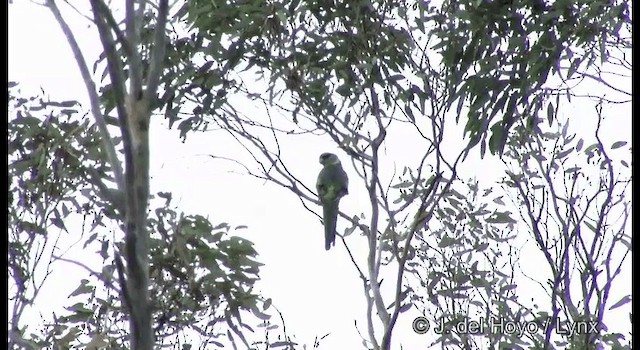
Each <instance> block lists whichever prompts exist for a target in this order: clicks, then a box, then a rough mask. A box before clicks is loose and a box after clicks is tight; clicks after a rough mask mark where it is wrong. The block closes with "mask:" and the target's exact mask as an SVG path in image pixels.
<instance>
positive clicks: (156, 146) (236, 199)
mask: <svg viewBox="0 0 640 350" xmlns="http://www.w3.org/2000/svg"><path fill="white" fill-rule="evenodd" d="M64 13H65V15H66V16H67V17H66V18H67V20H68V21H69V22H70V24H72V28H73V29H74V30H75V32H74V33H75V34H76V38H77V39H78V41H79V42H80V45H81V47H82V49H83V51H84V53H85V58H86V60H87V62H89V64H92V63H93V62H94V61H95V59H96V58H97V56H98V54H99V53H100V52H101V49H100V46H99V41H98V37H97V34H96V32H95V30H94V29H93V28H89V27H88V25H87V22H86V20H84V19H81V17H80V16H78V15H77V14H74V13H72V12H69V11H65V12H64ZM8 52H9V53H8V58H9V80H10V81H18V82H19V83H20V84H21V87H22V90H23V92H24V94H25V95H28V94H30V93H37V92H38V90H39V88H40V87H42V88H43V89H44V90H45V92H46V93H47V94H49V95H50V96H51V97H52V100H60V99H69V100H77V101H79V102H80V103H81V104H82V106H83V107H84V108H85V109H88V106H89V104H88V102H87V93H86V90H85V87H84V85H83V83H82V80H81V77H80V74H79V72H78V69H77V65H76V62H75V60H74V59H73V56H72V55H71V52H70V49H69V46H68V44H67V42H66V40H65V39H64V36H63V35H62V32H61V30H60V28H59V27H58V25H57V23H56V22H55V20H54V19H53V16H52V15H51V13H50V12H49V11H48V10H47V9H46V8H44V7H40V6H37V5H33V4H31V3H29V2H26V1H18V2H15V3H14V4H12V5H10V6H9V51H8ZM629 86H630V80H629ZM627 91H630V89H627ZM611 108H613V107H611ZM618 108H619V109H618V110H614V111H611V114H612V115H613V117H611V119H612V120H611V122H609V123H607V125H606V129H607V130H605V132H606V133H607V137H608V138H609V139H611V140H612V142H613V141H617V140H627V141H630V132H631V127H630V117H631V114H630V106H629V104H627V105H625V106H618ZM247 112H248V113H249V112H251V111H247ZM254 113H260V111H259V110H258V111H255V112H254ZM563 113H564V114H565V116H576V117H577V116H588V115H591V116H592V115H593V112H592V108H591V107H590V106H585V105H584V104H580V105H574V106H572V107H571V108H567V109H565V110H563ZM590 121H591V122H590ZM592 121H593V118H591V119H589V118H586V117H585V119H584V120H580V122H579V123H575V124H579V125H575V126H574V125H572V127H573V128H572V131H574V132H581V130H583V131H585V132H586V131H587V130H588V129H589V128H590V127H591V128H592V127H593V123H592ZM163 124H164V122H162V121H157V122H156V123H155V124H154V125H152V130H151V135H152V137H151V142H152V144H151V150H152V151H151V152H152V164H151V167H152V170H151V174H152V177H153V179H152V192H155V191H170V192H172V193H173V194H174V198H175V199H176V202H177V203H179V209H180V210H182V211H184V212H185V213H192V214H202V215H208V216H209V218H210V220H211V221H212V222H213V223H214V225H215V224H216V223H218V222H228V223H230V224H231V225H232V226H235V225H247V226H248V229H245V230H242V231H241V232H239V234H241V235H242V236H243V237H246V238H248V239H250V240H251V241H253V242H254V243H255V244H256V249H257V251H258V252H259V254H260V255H259V257H258V260H259V261H260V262H262V263H264V264H265V266H264V267H263V268H262V271H261V278H262V280H261V281H260V282H259V289H260V291H261V292H262V294H263V295H264V296H267V297H271V298H272V299H273V301H274V305H275V306H277V307H278V309H279V310H280V311H282V312H283V315H284V318H285V321H286V322H287V326H288V331H289V333H290V334H294V335H295V336H296V339H297V340H298V341H300V342H301V343H306V344H308V345H312V343H313V339H314V337H315V336H322V335H324V334H326V333H331V335H330V336H329V337H327V338H326V339H325V340H324V341H323V342H322V345H323V346H322V347H321V348H322V349H338V348H343V349H359V348H361V340H360V338H359V336H358V334H357V332H356V330H355V329H354V320H357V322H358V324H359V325H360V326H361V330H362V331H363V332H364V330H365V328H364V324H365V323H364V317H363V316H364V315H365V303H364V298H363V296H362V282H361V281H360V280H359V279H358V277H357V274H356V271H355V269H354V268H353V266H352V265H351V262H350V260H349V257H348V256H347V254H346V252H345V251H344V249H343V247H341V243H340V242H337V243H336V248H337V249H332V250H331V251H329V252H326V251H325V250H324V241H323V240H324V238H323V229H322V226H321V223H320V222H319V220H318V219H317V218H316V217H315V216H313V215H312V214H311V213H309V212H307V211H306V210H305V209H304V208H303V207H302V205H301V204H300V201H299V199H297V198H296V197H295V196H294V195H293V194H291V193H290V192H288V191H286V190H284V189H282V188H278V187H276V186H275V185H272V184H265V183H264V182H260V181H257V180H255V179H253V178H251V177H249V176H239V175H238V174H236V173H233V172H231V171H232V170H237V171H240V170H241V169H238V168H237V167H235V168H234V167H233V166H232V165H231V164H229V163H225V162H223V161H219V160H213V159H211V158H210V157H208V156H207V155H209V154H219V152H226V153H233V152H240V148H239V147H238V146H237V145H236V144H235V143H234V142H233V140H231V139H230V138H229V137H227V136H225V134H224V133H221V132H216V133H194V134H193V135H191V136H190V137H189V139H188V140H187V142H186V143H182V142H181V141H180V140H179V138H178V133H177V131H175V130H173V131H167V130H166V127H164V126H163ZM587 136H588V135H587ZM389 145H390V146H389V147H388V149H387V150H386V152H388V153H387V154H386V155H387V156H389V157H390V158H393V159H398V160H402V158H403V157H406V156H407V154H411V152H410V151H411V147H410V145H407V144H406V143H403V142H390V143H389ZM325 151H331V152H335V153H338V154H339V155H340V156H341V157H342V158H343V163H345V168H346V171H347V172H348V173H349V175H350V178H352V179H355V178H356V175H355V173H354V171H353V169H351V168H350V164H349V162H345V161H344V158H346V156H345V155H344V154H343V153H341V152H339V151H338V150H337V147H335V145H334V144H333V143H331V142H330V140H329V139H328V138H319V137H313V138H309V139H308V140H306V141H301V142H300V143H299V144H296V145H295V147H291V149H289V150H288V151H287V152H285V156H286V157H287V160H286V162H287V164H292V167H293V169H296V171H297V174H298V176H299V178H301V179H303V181H305V183H306V184H307V186H308V187H310V188H313V187H314V184H315V179H316V175H317V173H318V171H319V170H320V164H318V155H319V154H320V153H322V152H325ZM480 164H482V165H480ZM500 164H501V163H500V162H499V161H498V160H497V159H494V158H492V157H487V158H485V159H484V160H482V162H481V163H480V160H471V161H469V162H468V163H467V164H466V165H465V167H463V170H464V169H467V172H466V176H463V178H464V177H466V178H470V177H472V176H477V177H479V178H481V179H482V180H486V181H490V180H495V179H496V178H497V177H499V176H501V174H502V169H503V168H502V167H501V165H500ZM473 169H476V170H475V171H473ZM477 169H482V171H477ZM492 169H494V170H492ZM462 173H463V174H464V172H462ZM484 185H485V186H488V185H489V184H488V183H485V184H484ZM365 201H366V193H365V191H364V189H363V187H362V184H360V183H357V182H354V183H353V187H352V188H350V194H349V196H347V197H345V199H344V200H343V201H342V203H341V207H342V208H344V210H345V211H346V212H349V213H359V212H360V211H361V210H362V209H360V204H361V203H365ZM314 209H318V208H314ZM340 225H344V223H341V224H339V227H340ZM629 234H630V231H629ZM353 240H357V239H355V238H354V239H353ZM353 240H352V241H353ZM363 242H364V241H363V240H362V239H360V240H359V243H356V245H358V244H360V246H361V247H362V246H363V245H362V243H363ZM358 249H360V248H356V251H357V250H358ZM72 254H75V256H76V257H82V258H83V259H88V260H89V259H93V257H95V253H94V252H93V251H87V252H81V251H75V252H72ZM92 256H93V257H92ZM96 261H97V260H96ZM629 264H630V259H629ZM629 273H630V269H628V270H627V271H626V275H625V276H626V277H624V278H628V277H629V276H630V275H629ZM70 276H75V277H76V278H78V279H79V278H86V277H87V276H86V272H84V271H81V270H78V269H77V268H75V267H73V266H72V265H67V264H64V263H62V264H60V265H59V270H57V271H56V274H54V276H52V280H51V281H49V284H48V290H47V292H46V293H43V294H47V295H52V296H54V295H55V296H58V297H59V298H60V299H59V300H60V305H56V304H55V303H52V302H51V301H52V300H56V298H52V297H47V300H48V301H49V302H48V303H47V304H46V305H44V304H38V305H39V307H41V310H54V309H55V310H60V307H61V306H62V305H63V304H64V303H65V300H66V296H67V295H68V294H69V293H70V292H71V290H72V289H73V287H74V286H77V285H76V284H74V283H59V282H57V281H60V280H64V279H69V278H72V277H70ZM628 281H629V282H624V281H623V280H622V278H621V279H620V280H618V281H616V283H617V284H620V287H619V288H620V289H619V291H618V295H619V296H622V295H624V294H625V293H630V279H628ZM611 299H612V300H617V299H619V297H618V298H616V297H612V298H611ZM545 300H546V299H545ZM629 305H630V304H629ZM628 310H629V309H628V308H626V307H624V308H621V309H620V310H618V311H620V313H619V315H620V317H624V319H625V320H626V319H627V318H626V317H627V316H626V312H628ZM623 311H624V312H623ZM417 315H418V314H417V312H416V311H414V310H412V311H409V312H407V313H405V314H403V315H402V316H401V318H400V320H399V322H398V324H397V326H396V332H395V333H394V339H395V340H396V342H395V344H402V345H403V346H404V348H405V349H422V348H426V344H427V343H428V342H430V341H431V340H432V339H429V338H426V336H420V335H416V334H414V333H413V331H412V330H411V321H412V320H413V318H414V317H415V316H417ZM33 317H36V316H35V315H33ZM622 324H623V325H626V322H623V323H622ZM396 349H399V347H398V346H396Z"/></svg>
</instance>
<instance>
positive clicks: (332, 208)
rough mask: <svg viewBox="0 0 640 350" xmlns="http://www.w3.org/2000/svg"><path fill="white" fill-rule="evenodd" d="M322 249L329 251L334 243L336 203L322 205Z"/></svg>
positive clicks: (336, 216) (336, 215)
mask: <svg viewBox="0 0 640 350" xmlns="http://www.w3.org/2000/svg"><path fill="white" fill-rule="evenodd" d="M322 214H323V217H324V249H325V250H329V249H330V248H331V245H334V244H335V242H336V221H337V220H338V203H337V202H334V203H331V204H327V205H324V208H323V209H322Z"/></svg>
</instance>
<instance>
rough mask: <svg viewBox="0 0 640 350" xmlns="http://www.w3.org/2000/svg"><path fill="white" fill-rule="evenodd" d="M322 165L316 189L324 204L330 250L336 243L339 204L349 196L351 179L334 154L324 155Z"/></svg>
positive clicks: (323, 213)
mask: <svg viewBox="0 0 640 350" xmlns="http://www.w3.org/2000/svg"><path fill="white" fill-rule="evenodd" d="M320 164H322V165H323V168H322V170H320V174H318V181H317V182H316V189H317V190H318V197H320V202H321V203H322V218H323V222H324V249H326V250H329V248H331V245H332V244H335V241H336V222H337V221H338V203H340V198H342V197H343V196H344V195H346V194H348V193H349V191H348V190H347V187H348V186H349V178H347V173H345V172H344V170H343V169H342V165H340V159H338V156H336V155H335V154H333V153H322V154H321V155H320Z"/></svg>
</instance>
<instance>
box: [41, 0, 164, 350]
mask: <svg viewBox="0 0 640 350" xmlns="http://www.w3.org/2000/svg"><path fill="white" fill-rule="evenodd" d="M146 4H147V2H145V1H140V2H139V3H137V4H136V2H135V1H133V0H127V2H126V5H125V13H126V18H125V30H124V32H123V31H122V30H121V29H120V27H119V26H118V24H117V23H118V22H117V21H116V20H115V19H114V17H113V13H112V12H111V10H109V8H108V7H107V5H106V4H105V3H104V2H103V0H91V8H92V12H93V17H94V23H95V25H96V27H97V29H98V33H99V36H100V41H101V43H102V45H103V48H104V51H105V55H106V59H107V69H108V72H109V77H110V79H111V83H112V88H113V89H114V90H113V91H114V96H115V101H116V111H117V114H118V121H119V127H120V131H121V134H122V140H123V147H124V165H125V166H124V171H123V170H122V165H121V161H120V160H119V159H118V158H117V153H116V149H115V146H114V142H113V139H112V138H111V136H110V135H109V132H108V129H107V126H106V122H105V118H104V115H103V114H102V110H101V106H100V102H99V96H98V94H97V90H96V86H95V83H94V82H93V80H92V78H91V74H90V72H89V68H88V66H87V63H86V61H85V59H84V56H83V55H82V52H81V50H80V48H79V46H78V44H77V42H76V40H75V37H74V35H73V32H72V31H71V29H70V28H69V26H68V25H67V23H66V22H65V20H64V19H63V17H62V15H61V13H60V10H59V8H58V6H57V4H56V3H55V1H54V0H48V1H47V6H48V7H49V8H50V10H51V12H52V13H53V15H54V16H55V18H56V20H57V21H58V23H59V24H60V27H61V29H62V30H63V32H64V34H65V36H66V38H67V41H68V42H69V45H70V46H71V49H72V51H73V54H74V56H75V58H76V61H77V63H78V67H79V69H80V72H81V74H82V77H83V80H84V82H85V85H86V88H87V92H88V93H89V98H90V103H91V110H92V114H93V116H94V118H95V120H96V123H97V125H98V128H99V130H100V133H101V136H102V141H103V147H104V150H105V152H106V154H107V157H108V160H109V163H110V165H111V168H112V170H113V175H114V179H115V182H116V184H117V189H116V190H115V191H113V190H112V191H111V193H105V195H108V196H109V198H111V199H112V201H113V202H114V203H113V204H114V205H115V206H116V207H117V209H118V211H119V212H120V214H121V219H122V220H123V222H122V224H123V228H124V233H125V245H124V247H125V249H124V252H123V254H122V255H123V256H124V260H125V262H126V268H125V266H124V264H123V263H122V261H121V259H120V252H118V253H116V257H115V258H116V266H117V267H118V271H119V273H120V274H119V278H120V285H121V288H122V299H123V304H124V306H125V308H126V310H127V311H128V312H129V316H130V318H129V324H130V331H131V334H130V336H131V338H130V339H131V349H134V350H151V349H153V347H154V334H153V320H152V312H151V311H152V310H151V303H150V300H149V232H148V231H147V230H146V222H147V204H148V200H149V119H150V116H151V112H152V111H151V110H150V106H151V105H153V102H154V100H155V99H156V98H157V97H156V96H157V94H156V90H157V88H158V84H159V80H160V74H161V73H162V68H163V67H162V62H163V61H164V55H165V32H164V30H165V25H166V21H167V12H168V0H159V3H158V5H157V7H156V9H157V12H156V15H157V20H156V32H155V37H154V42H153V45H152V53H151V61H150V67H149V69H148V72H149V73H148V74H147V76H143V73H142V72H143V66H142V60H141V58H140V53H139V52H138V50H139V29H140V27H141V25H142V23H140V21H141V19H142V18H143V17H142V15H143V14H144V13H145V10H146ZM136 5H137V7H136ZM116 44H119V45H121V47H122V48H123V49H124V52H125V54H126V67H127V68H128V71H129V77H128V83H129V89H128V91H127V89H126V88H125V86H126V85H125V84H126V81H125V80H126V79H125V70H124V67H125V64H124V63H123V61H122V59H121V58H120V57H118V55H117V53H116V50H115V48H116ZM144 86H146V89H144V88H143V87H144ZM99 187H100V188H101V189H104V190H105V191H108V190H107V189H106V186H104V184H101V185H99Z"/></svg>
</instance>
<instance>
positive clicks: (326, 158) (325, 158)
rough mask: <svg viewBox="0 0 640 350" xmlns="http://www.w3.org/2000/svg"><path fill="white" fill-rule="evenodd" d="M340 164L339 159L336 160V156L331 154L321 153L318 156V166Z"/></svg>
mask: <svg viewBox="0 0 640 350" xmlns="http://www.w3.org/2000/svg"><path fill="white" fill-rule="evenodd" d="M339 163H340V159H338V156H336V155H335V154H333V153H328V152H326V153H322V154H321V155H320V164H322V165H329V164H339Z"/></svg>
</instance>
